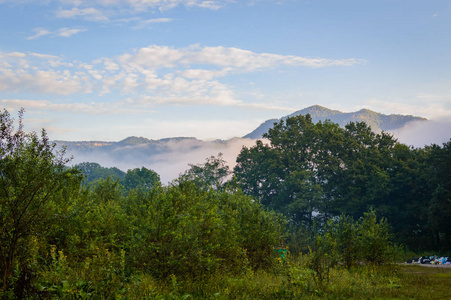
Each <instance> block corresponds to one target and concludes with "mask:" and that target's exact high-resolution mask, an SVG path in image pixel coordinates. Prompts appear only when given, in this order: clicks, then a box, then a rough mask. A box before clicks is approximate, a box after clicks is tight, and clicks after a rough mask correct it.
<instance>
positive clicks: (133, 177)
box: [123, 167, 160, 191]
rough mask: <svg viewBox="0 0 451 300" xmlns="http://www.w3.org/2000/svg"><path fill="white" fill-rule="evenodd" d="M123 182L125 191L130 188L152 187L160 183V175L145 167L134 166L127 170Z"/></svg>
mask: <svg viewBox="0 0 451 300" xmlns="http://www.w3.org/2000/svg"><path fill="white" fill-rule="evenodd" d="M123 182H124V188H125V190H127V191H129V190H132V189H152V188H153V187H154V186H155V185H157V184H159V183H160V175H158V174H157V173H156V172H155V171H153V170H149V169H147V168H145V167H142V168H141V169H139V168H136V169H133V170H128V171H127V173H126V174H125V177H124V181H123Z"/></svg>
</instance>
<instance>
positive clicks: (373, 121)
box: [244, 105, 426, 139]
mask: <svg viewBox="0 0 451 300" xmlns="http://www.w3.org/2000/svg"><path fill="white" fill-rule="evenodd" d="M307 114H310V116H311V117H312V121H313V122H314V123H317V122H319V121H325V120H330V121H332V122H333V123H337V124H339V125H340V126H342V127H344V126H345V125H346V124H348V123H349V122H362V121H363V122H365V123H367V124H368V125H370V126H371V128H372V129H373V131H376V132H380V131H382V130H384V131H388V130H395V129H399V128H402V127H404V126H405V125H406V124H407V123H409V122H412V121H426V119H425V118H421V117H414V116H410V115H384V114H381V113H377V112H374V111H371V110H369V109H361V110H359V111H356V112H350V113H344V112H341V111H338V110H332V109H328V108H326V107H323V106H320V105H314V106H310V107H307V108H304V109H302V110H298V111H296V112H294V113H292V114H291V115H288V116H286V117H283V118H281V119H271V120H267V121H265V122H264V123H262V124H261V125H260V126H259V127H257V128H256V129H255V130H254V131H252V132H251V133H249V134H247V135H245V136H244V138H249V139H259V138H261V137H262V136H263V134H264V133H266V132H268V130H269V129H270V128H272V127H273V126H274V123H277V122H279V121H280V120H286V119H287V118H289V117H294V116H298V115H304V116H305V115H307Z"/></svg>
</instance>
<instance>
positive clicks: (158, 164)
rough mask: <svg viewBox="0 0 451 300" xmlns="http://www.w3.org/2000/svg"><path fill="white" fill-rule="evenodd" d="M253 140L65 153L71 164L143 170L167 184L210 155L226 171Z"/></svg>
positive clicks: (177, 142) (189, 141)
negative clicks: (219, 157)
mask: <svg viewBox="0 0 451 300" xmlns="http://www.w3.org/2000/svg"><path fill="white" fill-rule="evenodd" d="M254 144H255V140H251V139H242V138H234V139H231V140H227V141H201V140H196V139H186V140H169V141H167V142H164V143H162V144H160V145H158V146H155V145H152V144H141V145H129V146H124V147H117V148H114V149H113V150H111V151H108V150H104V149H103V150H102V149H101V148H99V149H95V150H93V151H70V150H69V151H68V154H69V155H73V157H74V158H73V160H72V162H71V163H72V164H74V165H75V164H78V163H81V162H96V163H99V164H100V165H101V166H103V167H117V168H119V169H121V170H123V171H126V170H128V169H134V168H141V167H146V168H148V169H152V170H154V171H155V172H157V173H158V174H159V175H160V178H161V182H162V183H164V184H167V183H169V182H171V181H172V180H174V179H176V178H177V177H178V176H179V175H180V174H181V173H183V172H184V171H185V170H187V169H189V164H198V163H203V162H205V159H206V158H208V157H210V156H217V155H218V154H219V153H222V154H223V159H224V160H225V161H226V162H227V163H228V165H229V167H230V168H233V167H234V166H235V161H236V157H237V156H238V154H239V152H240V151H241V149H242V147H243V146H247V147H250V146H252V145H254Z"/></svg>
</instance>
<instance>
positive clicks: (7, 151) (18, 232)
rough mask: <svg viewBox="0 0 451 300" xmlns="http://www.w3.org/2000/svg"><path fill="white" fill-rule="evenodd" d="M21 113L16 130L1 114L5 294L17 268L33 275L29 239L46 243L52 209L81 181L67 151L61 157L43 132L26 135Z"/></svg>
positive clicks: (0, 236) (0, 230)
mask: <svg viewBox="0 0 451 300" xmlns="http://www.w3.org/2000/svg"><path fill="white" fill-rule="evenodd" d="M23 113H24V110H23V109H22V110H20V112H19V120H18V123H19V125H18V129H17V130H16V131H15V129H14V120H13V119H12V118H11V116H10V114H9V113H8V111H6V110H4V111H3V112H1V113H0V122H1V123H0V126H1V127H0V241H1V242H0V251H1V252H0V253H1V255H0V256H1V260H0V269H1V274H2V278H1V281H2V286H3V290H4V291H5V290H6V289H7V288H8V284H9V278H10V277H11V275H12V272H13V269H15V268H17V269H19V270H21V272H22V273H24V274H26V273H29V272H30V270H29V268H30V266H29V259H28V258H29V255H28V253H27V250H28V249H27V246H28V245H29V242H30V239H32V238H35V239H40V238H45V234H46V232H47V231H48V225H49V222H51V221H52V219H53V215H52V212H54V206H55V205H56V204H57V203H58V202H59V201H60V200H61V198H60V197H61V196H62V195H64V196H66V197H70V193H71V191H77V190H78V188H79V187H80V182H81V178H82V177H81V174H80V173H79V172H78V171H77V170H73V169H69V168H67V167H66V166H65V165H66V164H67V163H68V162H69V159H67V158H64V155H65V152H64V149H63V150H61V151H60V152H57V151H56V149H55V146H56V145H55V144H52V143H50V142H49V140H48V137H47V135H46V132H45V131H44V130H42V133H41V135H40V136H38V135H37V134H36V133H35V132H32V133H26V132H24V131H23V122H22V118H23ZM63 191H65V193H63V194H62V192H63ZM24 277H27V276H25V275H24ZM28 277H29V276H28Z"/></svg>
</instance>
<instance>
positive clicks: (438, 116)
mask: <svg viewBox="0 0 451 300" xmlns="http://www.w3.org/2000/svg"><path fill="white" fill-rule="evenodd" d="M415 100H418V101H415ZM450 103H451V94H428V93H420V94H417V95H416V96H415V97H413V98H412V99H411V101H409V102H400V101H396V100H393V101H388V100H380V99H370V100H368V101H366V105H367V106H368V107H369V108H370V109H373V110H378V111H380V112H384V113H392V114H393V113H394V114H408V115H414V116H422V117H426V118H428V119H431V120H436V121H443V120H444V121H447V120H450V119H451V105H450Z"/></svg>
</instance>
